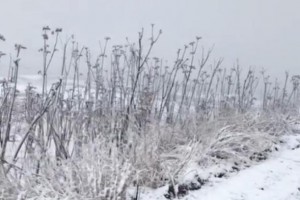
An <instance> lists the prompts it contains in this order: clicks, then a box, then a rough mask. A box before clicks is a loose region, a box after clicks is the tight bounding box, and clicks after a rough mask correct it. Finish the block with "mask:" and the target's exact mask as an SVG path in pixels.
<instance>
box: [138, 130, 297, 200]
mask: <svg viewBox="0 0 300 200" xmlns="http://www.w3.org/2000/svg"><path fill="white" fill-rule="evenodd" d="M283 141H285V144H283V146H282V147H281V150H280V151H279V152H275V153H273V154H271V156H270V157H269V158H268V160H266V161H263V162H261V163H258V164H256V165H254V166H251V167H250V168H248V169H245V170H242V171H240V172H236V173H235V174H231V175H230V176H229V177H227V178H220V179H215V180H214V181H212V182H209V183H207V184H206V185H204V186H203V187H202V188H201V189H200V190H196V191H190V192H189V194H188V195H186V196H184V197H183V198H181V199H184V200H299V199H300V145H299V144H300V136H299V135H293V136H291V135H290V136H285V138H283ZM166 190H167V187H163V188H160V189H158V190H155V191H148V192H147V193H148V194H147V195H141V197H140V199H141V200H149V199H157V200H163V199H166V198H165V197H164V194H165V193H166Z"/></svg>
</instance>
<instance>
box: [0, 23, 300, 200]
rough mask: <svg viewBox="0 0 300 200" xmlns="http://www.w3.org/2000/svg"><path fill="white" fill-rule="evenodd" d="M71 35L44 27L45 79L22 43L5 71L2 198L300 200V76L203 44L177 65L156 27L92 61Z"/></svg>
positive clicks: (188, 49)
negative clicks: (28, 62) (160, 48)
mask: <svg viewBox="0 0 300 200" xmlns="http://www.w3.org/2000/svg"><path fill="white" fill-rule="evenodd" d="M61 32H62V29H61V28H56V29H50V28H49V27H48V26H45V27H43V28H42V37H41V45H42V48H41V49H40V50H39V51H40V53H41V58H42V61H43V62H42V63H36V64H37V65H41V70H40V71H39V73H38V75H32V76H29V77H26V76H24V75H20V74H19V73H18V71H19V70H18V69H19V67H22V52H23V51H26V47H25V46H23V45H20V44H16V45H15V53H14V54H12V55H14V56H12V59H11V63H8V64H5V63H0V64H1V67H7V69H8V75H7V76H3V77H2V79H1V87H0V147H1V148H0V199H5V200H15V199H18V200H25V199H28V200H39V199H41V200H42V199H43V200H44V199H57V200H58V199H59V200H71V199H72V200H73V199H76V200H77V199H78V200H81V199H82V200H85V199H91V200H92V199H93V200H98V199H100V200H101V199H103V200H104V199H110V200H123V199H128V200H146V199H147V200H148V199H178V198H182V199H191V200H200V199H205V200H207V199H220V200H221V199H222V200H223V199H228V200H231V199H232V200H233V199H241V200H243V199H244V200H248V199H274V200H279V199H299V198H300V194H299V192H300V191H299V190H300V180H299V177H300V174H299V171H300V168H299V166H300V165H299V162H300V160H299V158H298V156H297V154H299V153H300V152H299V149H300V140H299V138H300V136H299V133H300V128H299V123H300V118H299V95H300V93H299V83H300V82H299V81H300V76H299V75H295V74H289V73H288V72H286V73H285V74H284V77H283V83H282V84H281V83H280V82H279V81H278V80H277V79H272V78H270V76H268V74H267V72H266V71H265V70H263V69H262V70H261V69H259V70H258V71H256V70H255V69H254V68H251V67H250V68H243V67H241V66H240V65H239V63H238V62H237V63H235V64H234V66H233V67H230V68H229V67H226V66H223V65H222V59H217V60H215V59H214V58H211V57H212V52H213V51H212V49H208V50H205V48H203V47H202V48H200V46H201V41H202V38H201V37H195V40H193V41H191V42H190V43H188V44H187V45H185V46H183V47H182V48H180V49H178V51H177V54H176V55H175V58H176V59H175V60H174V62H173V63H172V65H168V66H166V65H165V64H164V63H165V62H164V60H162V59H161V58H159V57H153V56H152V50H153V48H156V44H157V43H158V42H159V39H160V35H161V34H162V31H161V30H158V31H157V30H156V29H155V26H154V25H151V27H150V30H149V34H146V32H144V30H141V31H140V32H139V33H138V37H137V41H130V40H128V39H127V40H126V41H125V43H124V44H122V45H110V38H109V37H106V38H105V39H104V40H103V41H102V43H101V45H100V46H101V49H100V53H99V54H98V55H97V54H96V55H93V56H92V52H91V51H90V50H89V48H88V47H84V46H82V45H81V44H80V41H76V38H75V37H74V36H70V37H69V38H68V39H66V40H64V39H63V38H64V37H61V36H60V35H61ZM2 42H9V41H5V36H2V35H0V51H1V43H2ZM8 53H13V52H0V59H1V57H2V56H7V55H6V54H8ZM58 58H62V60H58ZM57 63H59V66H57V65H58V64H57ZM53 67H54V68H56V69H59V70H57V71H58V73H57V79H56V80H55V81H53V79H49V78H48V76H49V74H48V71H49V68H53ZM29 79H31V81H30V82H31V83H29V84H28V85H27V83H26V82H27V80H29ZM272 80H274V82H272ZM260 93H262V95H258V94H260ZM276 191H278V192H277V193H275V192H276Z"/></svg>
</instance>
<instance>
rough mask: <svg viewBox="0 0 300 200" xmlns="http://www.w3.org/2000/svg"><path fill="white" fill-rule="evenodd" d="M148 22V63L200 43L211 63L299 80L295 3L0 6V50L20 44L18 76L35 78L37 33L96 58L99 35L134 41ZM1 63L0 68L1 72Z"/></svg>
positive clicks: (299, 7)
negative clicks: (152, 44) (73, 41)
mask: <svg viewBox="0 0 300 200" xmlns="http://www.w3.org/2000/svg"><path fill="white" fill-rule="evenodd" d="M151 23H155V24H156V28H158V29H159V28H161V29H162V30H163V35H162V37H161V38H160V41H159V43H158V45H157V46H156V48H155V52H154V53H155V55H153V56H158V57H164V58H166V59H168V60H169V61H170V62H173V60H172V59H174V57H175V53H176V51H177V49H178V48H180V47H182V46H183V45H184V44H186V43H189V42H190V41H192V40H193V39H194V38H195V36H202V37H203V40H202V43H201V45H203V46H204V47H205V48H210V47H211V46H212V45H215V47H214V54H213V57H214V58H215V59H217V58H219V57H223V58H224V59H225V61H224V65H225V66H232V64H233V63H234V62H235V60H236V59H237V58H238V59H239V60H240V63H241V65H242V66H244V67H248V66H250V65H251V66H256V68H260V67H264V68H266V69H267V70H268V72H269V73H270V74H271V75H277V76H282V75H283V72H284V71H285V70H288V71H289V72H290V73H292V74H300V66H299V65H300V0H205V1H204V0H147V1H146V0H106V1H105V0H0V34H3V35H4V36H5V37H6V39H7V41H6V42H5V43H3V42H1V43H0V51H6V53H9V51H11V52H12V50H13V48H12V47H13V45H14V44H15V43H22V44H24V45H25V46H27V48H28V50H27V51H26V52H24V54H23V56H22V57H23V58H22V61H21V62H22V63H21V65H22V69H21V73H27V74H28V73H36V72H37V70H38V69H40V68H41V66H42V65H41V63H42V60H41V58H40V57H41V56H40V55H39V54H38V53H37V49H39V48H40V47H41V45H42V38H41V27H42V26H45V25H49V26H50V27H62V28H63V29H64V32H63V36H64V37H66V35H71V34H73V33H74V34H75V35H76V38H77V39H78V41H79V42H80V43H81V44H84V45H87V46H90V47H91V48H92V49H94V50H95V51H96V50H97V47H98V41H99V40H102V39H103V38H104V37H105V36H110V37H111V38H112V40H111V44H120V43H123V42H124V41H125V37H127V36H128V37H129V38H130V40H131V41H133V40H136V39H137V32H138V31H139V30H140V28H141V27H144V28H145V31H146V33H147V30H148V31H149V32H150V24H151ZM64 37H63V38H64ZM95 53H96V52H95ZM6 63H7V60H5V59H2V60H1V61H0V67H1V69H0V72H3V69H5V68H7V67H6ZM54 68H55V67H54ZM54 71H55V70H54Z"/></svg>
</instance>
